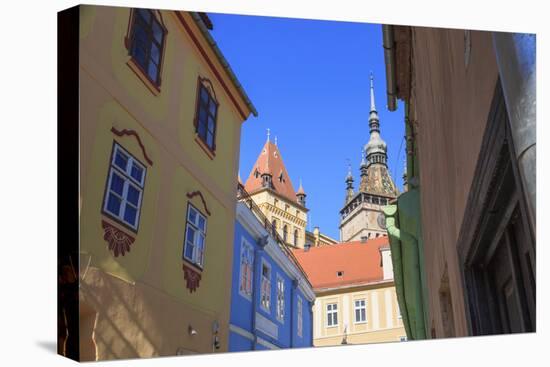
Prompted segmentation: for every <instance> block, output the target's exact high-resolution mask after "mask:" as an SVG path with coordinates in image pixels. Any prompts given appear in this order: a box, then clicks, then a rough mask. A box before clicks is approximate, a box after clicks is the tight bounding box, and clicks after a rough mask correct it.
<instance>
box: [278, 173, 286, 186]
mask: <svg viewBox="0 0 550 367" xmlns="http://www.w3.org/2000/svg"><path fill="white" fill-rule="evenodd" d="M284 181H285V179H284V177H283V173H282V172H281V174H280V175H279V182H281V183H282V182H284Z"/></svg>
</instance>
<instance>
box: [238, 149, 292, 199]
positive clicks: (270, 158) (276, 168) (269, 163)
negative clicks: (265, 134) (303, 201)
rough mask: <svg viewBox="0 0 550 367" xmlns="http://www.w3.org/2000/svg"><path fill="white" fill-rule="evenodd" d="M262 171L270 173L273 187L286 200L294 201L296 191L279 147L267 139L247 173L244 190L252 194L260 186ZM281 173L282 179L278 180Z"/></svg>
mask: <svg viewBox="0 0 550 367" xmlns="http://www.w3.org/2000/svg"><path fill="white" fill-rule="evenodd" d="M256 171H258V173H259V174H258V177H256V175H255V172H256ZM262 173H271V176H272V182H273V189H274V190H275V191H276V192H277V193H279V194H280V195H282V196H283V197H285V198H287V199H288V200H290V201H292V202H296V192H295V191H294V187H293V186H292V182H291V181H290V176H289V175H288V172H287V170H286V167H285V164H284V163H283V157H282V156H281V152H279V148H277V146H276V145H275V144H273V143H271V142H269V141H268V142H266V143H265V145H264V147H263V148H262V152H261V153H260V155H259V156H258V159H257V160H256V163H254V166H253V167H252V170H251V171H250V175H248V179H247V180H246V183H245V185H244V188H245V190H246V191H248V192H249V193H251V194H252V193H254V191H257V190H260V189H261V188H262V177H261V174H262ZM281 174H282V181H280V180H279V177H280V176H281Z"/></svg>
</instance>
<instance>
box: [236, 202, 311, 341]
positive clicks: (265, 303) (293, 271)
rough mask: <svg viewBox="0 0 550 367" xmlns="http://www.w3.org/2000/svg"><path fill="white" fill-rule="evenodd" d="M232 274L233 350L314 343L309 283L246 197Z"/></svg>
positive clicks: (238, 222) (239, 205)
mask: <svg viewBox="0 0 550 367" xmlns="http://www.w3.org/2000/svg"><path fill="white" fill-rule="evenodd" d="M232 277H233V278H232V290H231V313H230V325H229V351H232V352H236V351H248V350H266V349H280V348H300V347H311V346H313V323H312V322H313V317H312V306H313V302H314V300H315V294H314V293H313V290H312V288H311V285H310V284H309V282H308V280H307V278H306V275H305V274H304V273H303V272H302V271H301V270H300V268H299V267H298V266H297V264H296V263H295V262H294V260H293V258H292V257H291V256H289V255H288V254H287V253H286V252H285V251H283V249H281V248H280V247H279V245H278V244H277V242H276V240H275V239H274V238H273V237H272V236H271V235H270V233H269V232H268V231H267V230H266V229H265V228H264V226H263V225H262V224H261V223H260V221H259V220H258V218H257V217H256V216H255V215H254V213H252V211H251V210H250V209H249V208H248V207H247V206H246V205H245V204H244V203H242V202H239V203H237V220H236V223H235V239H234V253H233V275H232Z"/></svg>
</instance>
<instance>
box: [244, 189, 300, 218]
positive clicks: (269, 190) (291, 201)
mask: <svg viewBox="0 0 550 367" xmlns="http://www.w3.org/2000/svg"><path fill="white" fill-rule="evenodd" d="M264 191H268V192H269V193H270V194H272V195H273V196H276V197H277V199H280V200H283V201H284V202H285V203H287V204H290V205H293V206H295V207H296V208H298V209H300V210H301V211H303V212H305V213H307V212H309V209H308V208H306V207H305V206H302V205H300V204H299V203H298V202H297V201H293V200H290V199H289V198H287V197H286V196H284V195H282V194H279V193H278V192H277V191H275V190H273V189H270V188H269V187H262V188H260V189H257V190H253V191H250V192H248V195H250V197H253V196H254V195H257V194H260V193H262V192H264Z"/></svg>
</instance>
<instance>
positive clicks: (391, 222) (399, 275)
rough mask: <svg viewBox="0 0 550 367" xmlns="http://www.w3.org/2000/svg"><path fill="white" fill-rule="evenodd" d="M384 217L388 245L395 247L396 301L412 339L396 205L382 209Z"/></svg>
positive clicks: (393, 251) (392, 250) (393, 253)
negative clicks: (388, 238)
mask: <svg viewBox="0 0 550 367" xmlns="http://www.w3.org/2000/svg"><path fill="white" fill-rule="evenodd" d="M383 211H384V214H385V215H386V229H387V231H388V236H389V237H390V240H393V241H390V245H391V244H392V242H394V243H397V245H394V246H391V259H392V265H393V277H394V282H395V290H396V292H397V296H398V297H397V301H398V303H399V308H400V310H401V317H402V319H403V321H404V322H403V326H404V327H405V332H406V333H407V336H408V338H409V339H413V338H412V336H413V335H412V333H411V327H410V322H409V313H408V310H407V303H406V302H405V287H404V282H403V258H402V253H401V230H400V229H399V228H397V226H396V219H395V215H397V205H388V206H386V207H384V209H383Z"/></svg>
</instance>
